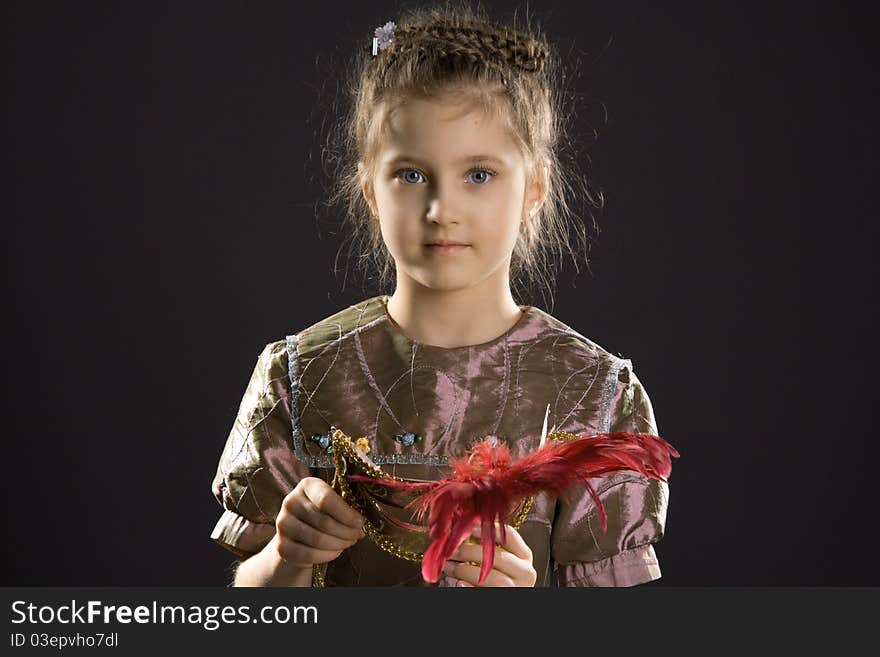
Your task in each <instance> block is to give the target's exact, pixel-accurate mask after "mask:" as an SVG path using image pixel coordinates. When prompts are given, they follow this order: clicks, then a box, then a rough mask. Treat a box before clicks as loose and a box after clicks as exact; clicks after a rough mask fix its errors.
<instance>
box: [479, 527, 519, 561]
mask: <svg viewBox="0 0 880 657" xmlns="http://www.w3.org/2000/svg"><path fill="white" fill-rule="evenodd" d="M504 529H505V533H506V535H505V537H504V541H503V542H500V545H501V547H503V548H504V549H505V550H507V551H508V552H512V553H513V554H515V555H516V556H518V557H519V558H520V559H525V560H526V561H528V562H530V563H531V561H532V550H531V548H530V547H529V546H528V544H526V542H525V540H523V537H522V536H520V533H519V532H518V531H516V530H515V529H514V528H513V527H511V526H510V525H505V526H504ZM482 534H483V531H482V528H481V527H480V525H476V526H475V527H474V531H473V532H472V533H471V535H472V536H476V537H478V538H482ZM495 540H496V543H498V542H499V541H501V527H500V526H499V524H498V523H495Z"/></svg>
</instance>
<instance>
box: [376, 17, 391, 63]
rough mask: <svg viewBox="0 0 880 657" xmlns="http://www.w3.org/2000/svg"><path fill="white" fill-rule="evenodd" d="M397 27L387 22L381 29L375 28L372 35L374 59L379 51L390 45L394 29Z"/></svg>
mask: <svg viewBox="0 0 880 657" xmlns="http://www.w3.org/2000/svg"><path fill="white" fill-rule="evenodd" d="M396 27H397V25H396V24H394V23H392V22H391V21H388V22H387V23H385V25H383V26H382V27H377V28H376V31H375V32H374V33H373V34H374V35H375V36H373V57H375V56H376V55H377V54H378V53H379V51H380V50H385V48H387V47H388V46H390V45H391V42H392V41H393V40H394V28H396Z"/></svg>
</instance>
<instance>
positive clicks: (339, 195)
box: [324, 2, 604, 308]
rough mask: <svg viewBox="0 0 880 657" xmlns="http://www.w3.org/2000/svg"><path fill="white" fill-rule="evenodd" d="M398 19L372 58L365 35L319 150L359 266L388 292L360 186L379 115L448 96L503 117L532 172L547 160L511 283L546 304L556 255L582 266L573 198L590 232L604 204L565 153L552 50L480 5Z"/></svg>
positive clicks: (581, 233)
mask: <svg viewBox="0 0 880 657" xmlns="http://www.w3.org/2000/svg"><path fill="white" fill-rule="evenodd" d="M527 20H528V19H527ZM394 22H395V23H396V28H395V30H394V33H393V39H392V41H391V43H390V44H389V45H388V46H387V47H385V48H384V49H381V50H379V51H378V52H377V54H376V55H375V56H374V55H373V53H372V50H373V48H372V39H371V38H364V40H363V44H364V47H363V49H362V51H361V52H360V53H359V56H357V57H356V58H355V62H354V68H353V70H352V72H351V77H350V79H349V80H348V81H347V83H346V89H345V91H346V96H345V100H346V101H347V103H346V107H345V115H344V118H343V120H342V121H340V122H338V123H337V125H336V127H335V129H333V130H332V131H331V132H330V134H329V135H328V139H327V142H326V147H325V151H324V155H325V163H328V164H331V165H332V167H331V168H332V181H333V184H332V188H331V190H330V194H329V195H328V200H327V203H328V205H329V206H331V207H337V206H341V207H342V209H343V214H344V224H345V225H347V226H348V227H349V234H350V235H351V241H350V244H351V248H352V250H353V251H354V252H355V253H356V255H357V264H358V267H359V268H360V269H362V270H363V271H364V273H365V274H366V275H367V278H372V277H375V280H376V282H377V284H378V286H379V288H380V290H381V291H383V292H384V291H386V290H387V286H388V285H389V283H390V282H391V280H392V277H393V274H394V260H393V258H392V257H391V254H390V253H389V252H388V250H387V248H386V247H385V244H384V242H383V240H382V235H381V232H380V230H379V225H378V221H376V220H375V218H373V217H372V213H371V210H370V207H369V205H368V204H367V202H366V201H365V199H364V197H363V190H362V183H363V182H364V178H366V180H367V181H369V180H371V179H372V176H373V174H374V165H375V162H374V159H375V158H374V155H375V153H376V151H377V144H378V143H379V140H381V138H382V134H383V130H384V124H385V121H384V118H385V117H386V116H387V113H388V112H389V111H391V110H392V109H393V108H394V107H395V106H396V104H397V103H399V102H401V101H402V100H404V99H406V98H414V97H417V98H425V99H430V98H438V97H440V96H443V95H446V94H449V93H454V94H457V95H459V96H460V97H461V98H462V99H463V100H466V101H467V102H468V103H472V104H473V105H475V106H477V107H479V108H480V109H482V110H484V111H488V112H492V113H494V114H495V115H496V116H499V117H502V118H504V119H505V120H506V121H507V122H508V124H509V127H510V128H511V131H512V134H513V135H514V137H515V139H516V140H517V142H518V144H519V146H520V149H521V151H522V153H523V156H524V158H525V160H526V166H527V174H528V175H535V174H536V173H538V169H537V168H536V166H537V165H541V164H544V165H547V170H548V173H549V177H548V180H547V197H546V200H545V202H544V204H543V206H542V207H541V208H540V210H539V211H538V212H537V213H536V214H535V215H534V216H532V217H529V216H528V215H526V214H524V216H523V218H524V219H525V220H526V224H525V229H524V230H522V231H521V233H520V238H519V239H518V240H517V243H516V246H515V247H514V251H513V254H512V256H511V267H510V280H511V288H512V291H513V293H514V295H515V296H518V297H520V298H522V297H523V296H524V294H523V293H525V294H528V293H529V292H530V291H532V289H533V288H537V289H539V290H540V291H541V293H542V296H543V298H544V300H545V304H548V300H547V294H548V293H549V295H550V299H549V304H548V305H549V308H552V304H553V300H552V292H553V288H554V283H555V276H556V264H557V263H558V261H560V260H561V259H562V258H563V257H564V256H565V254H566V253H568V254H570V255H571V256H572V261H573V262H574V264H575V267H576V268H577V260H578V257H579V256H580V257H582V258H583V259H584V261H585V262H587V261H586V253H587V250H588V248H589V238H588V235H587V232H586V230H585V223H584V222H583V220H582V219H581V218H579V217H578V216H577V215H576V214H575V212H573V210H572V208H573V206H574V205H575V204H574V201H575V200H577V199H578V198H583V199H584V200H585V201H586V203H585V204H584V210H585V213H586V215H587V216H588V217H589V218H590V219H592V221H593V227H594V228H596V230H598V228H597V224H596V222H595V216H594V215H593V212H592V209H593V208H595V209H597V210H601V208H602V206H603V204H604V199H603V197H602V194H601V193H598V194H593V193H592V192H591V190H590V188H589V185H588V183H587V181H586V179H585V178H584V177H583V176H580V175H578V171H577V164H576V159H575V157H573V156H572V157H571V159H570V161H568V162H565V161H564V160H563V158H562V152H561V151H562V149H561V145H564V144H567V143H568V141H569V140H568V138H567V135H566V126H565V121H564V117H565V113H564V111H563V108H562V105H563V98H564V90H563V89H562V88H561V86H560V83H559V76H560V74H561V71H560V67H559V63H558V58H557V56H556V55H555V54H554V52H553V51H552V48H551V46H550V44H549V43H548V41H547V39H546V38H545V37H544V35H543V34H542V32H541V31H540V29H539V28H537V27H534V26H531V25H528V24H527V25H522V26H518V25H517V20H516V18H515V17H514V19H513V21H512V22H511V23H510V24H503V23H498V22H493V21H492V20H490V19H489V18H488V17H487V14H486V11H485V9H483V8H482V7H481V6H480V5H479V4H474V3H469V2H446V3H444V4H442V5H435V6H431V7H426V8H417V9H410V10H407V11H405V12H404V13H402V14H401V16H400V17H399V18H397V19H396V20H394ZM370 37H372V35H370ZM359 162H362V163H363V165H364V166H363V170H362V171H359V170H358V163H359Z"/></svg>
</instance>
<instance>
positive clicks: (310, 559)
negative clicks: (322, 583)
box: [278, 536, 342, 567]
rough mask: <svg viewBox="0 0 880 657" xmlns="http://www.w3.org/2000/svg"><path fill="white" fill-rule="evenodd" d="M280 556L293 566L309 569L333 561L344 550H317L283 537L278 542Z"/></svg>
mask: <svg viewBox="0 0 880 657" xmlns="http://www.w3.org/2000/svg"><path fill="white" fill-rule="evenodd" d="M278 554H279V555H280V556H281V558H282V559H284V561H286V562H287V563H289V564H291V565H294V566H300V567H309V566H313V565H315V564H316V563H327V562H329V561H333V560H334V559H336V558H337V557H338V556H339V555H340V554H342V550H317V549H315V548H313V547H310V546H308V545H303V544H302V543H298V542H296V541H293V540H291V539H289V538H285V537H283V536H281V537H279V541H278Z"/></svg>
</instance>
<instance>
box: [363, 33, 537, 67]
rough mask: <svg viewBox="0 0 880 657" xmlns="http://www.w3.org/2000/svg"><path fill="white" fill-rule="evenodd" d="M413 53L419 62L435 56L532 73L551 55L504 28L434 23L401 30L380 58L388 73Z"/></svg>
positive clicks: (533, 40) (527, 38)
mask: <svg viewBox="0 0 880 657" xmlns="http://www.w3.org/2000/svg"><path fill="white" fill-rule="evenodd" d="M413 52H416V53H417V55H418V57H419V59H424V58H426V57H427V54H428V53H432V54H434V56H436V57H439V58H450V59H458V60H461V61H467V62H471V63H477V62H479V63H480V64H482V65H483V66H486V67H490V68H498V67H499V66H500V67H504V66H509V67H512V68H516V69H519V70H521V71H525V72H529V73H538V72H541V71H542V70H543V68H544V64H545V62H546V60H547V55H548V52H547V46H546V45H545V44H543V43H540V42H539V41H536V40H535V39H533V38H531V37H528V36H523V35H521V34H517V33H516V32H514V31H512V30H511V29H509V28H507V27H505V26H503V25H498V24H496V23H489V22H486V21H481V23H480V24H479V25H477V24H471V25H468V24H463V25H455V24H452V23H447V22H442V21H435V22H431V23H427V24H416V25H406V26H402V27H400V28H398V29H397V30H396V31H395V34H394V40H393V41H392V43H391V45H390V46H389V47H388V48H387V49H386V50H385V52H384V53H383V55H382V57H380V58H378V59H379V60H381V64H382V65H383V66H384V67H385V69H386V70H387V69H390V68H393V67H394V65H395V63H396V62H397V61H398V60H399V59H401V58H403V57H405V56H406V55H407V54H410V53H413Z"/></svg>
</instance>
